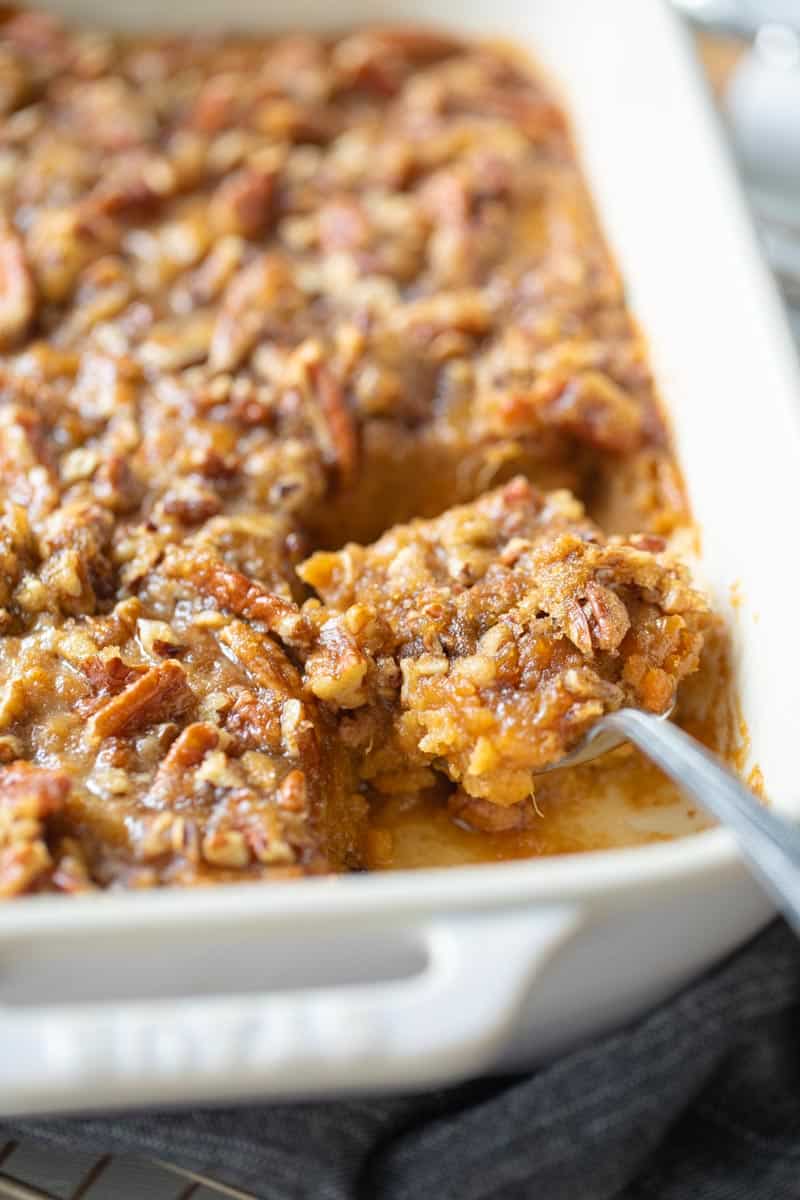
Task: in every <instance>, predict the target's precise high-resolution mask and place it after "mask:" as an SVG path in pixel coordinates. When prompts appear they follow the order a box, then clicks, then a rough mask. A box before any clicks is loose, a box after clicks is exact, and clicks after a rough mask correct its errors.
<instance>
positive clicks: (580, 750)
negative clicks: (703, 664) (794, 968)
mask: <svg viewBox="0 0 800 1200" xmlns="http://www.w3.org/2000/svg"><path fill="white" fill-rule="evenodd" d="M669 715H670V714H669V713H665V714H664V715H663V716H653V715H652V714H651V713H645V712H640V711H639V710H638V709H635V708H621V709H619V710H618V711H617V712H612V713H607V714H606V716H604V717H601V718H600V720H599V721H597V723H596V724H595V725H594V726H593V727H592V729H591V730H590V731H589V733H588V734H587V735H586V736H585V737H584V738H583V739H582V740H581V741H580V742H579V743H578V745H577V746H576V748H575V749H574V750H573V751H571V753H569V754H567V755H565V757H564V758H562V759H560V760H559V761H558V762H556V763H553V764H552V766H549V767H546V768H545V770H546V771H551V770H559V769H561V768H562V767H567V766H577V765H578V763H585V762H589V761H590V760H591V759H594V758H597V757H598V756H599V755H601V754H607V753H608V751H609V750H613V749H614V748H615V747H616V746H619V745H621V743H623V742H633V744H634V745H635V746H638V747H639V749H640V750H641V751H642V752H643V753H644V754H646V755H647V757H648V758H649V759H651V761H652V762H654V763H655V764H656V766H658V767H660V768H661V770H662V771H664V773H665V774H666V775H669V777H670V779H672V780H674V782H675V783H677V784H678V786H679V787H681V788H682V789H683V790H684V791H685V792H686V793H688V795H690V796H691V797H692V799H693V800H696V801H697V803H698V804H700V805H702V807H703V808H705V809H706V810H707V811H708V812H710V813H711V814H712V816H714V817H716V818H717V820H718V821H719V822H720V823H721V824H722V825H725V826H727V828H728V829H730V830H732V832H733V833H734V834H735V836H736V840H737V841H738V843H739V849H740V850H741V852H742V856H743V857H744V859H745V861H746V862H747V864H748V866H749V867H750V869H751V871H752V873H753V875H754V877H755V878H756V879H757V880H758V881H759V883H760V884H761V885H762V886H763V888H764V891H765V892H767V894H768V895H769V896H770V897H771V898H772V899H773V900H774V901H775V904H776V905H777V906H778V908H779V909H780V910H781V912H782V913H783V915H784V916H785V917H786V920H787V921H788V922H789V924H790V925H791V926H792V927H793V928H794V930H795V932H796V933H798V934H800V829H797V828H796V827H795V826H794V825H790V824H789V823H788V822H787V821H784V820H782V819H781V818H780V817H776V816H775V815H774V813H771V812H770V811H769V809H766V808H764V807H762V805H760V804H759V803H758V801H757V800H756V799H755V797H754V796H753V795H752V793H751V792H750V791H748V789H747V788H746V787H745V786H744V784H743V783H742V782H741V781H740V780H739V779H737V778H736V776H735V775H733V774H732V773H731V772H730V771H729V770H728V769H727V768H726V767H724V766H723V765H722V763H721V762H720V761H719V759H717V758H716V757H715V756H714V755H713V754H711V753H710V751H708V750H706V748H705V747H704V746H701V745H700V743H699V742H696V741H695V739H694V738H693V737H690V736H689V734H688V733H684V731H683V730H682V729H679V728H678V726H677V725H673V724H672V723H671V722H670V721H669V720H668V719H667V718H668V717H669Z"/></svg>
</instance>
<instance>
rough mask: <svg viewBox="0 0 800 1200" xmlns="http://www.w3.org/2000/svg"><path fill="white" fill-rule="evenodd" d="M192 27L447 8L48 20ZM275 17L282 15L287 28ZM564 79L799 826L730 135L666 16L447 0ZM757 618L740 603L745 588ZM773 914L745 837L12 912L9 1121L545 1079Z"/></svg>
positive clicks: (760, 306) (784, 642) (762, 344)
mask: <svg viewBox="0 0 800 1200" xmlns="http://www.w3.org/2000/svg"><path fill="white" fill-rule="evenodd" d="M49 7H52V8H54V9H58V10H61V11H64V12H66V13H67V14H68V15H69V16H70V17H71V18H75V19H78V20H95V21H98V22H100V23H109V22H113V23H115V24H119V25H127V26H133V25H137V26H139V27H152V28H158V27H160V28H164V27H165V26H171V27H175V28H180V27H181V25H184V26H188V25H191V26H192V28H197V27H199V26H201V25H209V26H211V25H214V24H224V25H225V26H226V27H229V28H233V27H236V26H240V27H241V26H244V27H247V26H249V27H251V28H252V27H256V26H258V25H263V23H264V22H266V23H267V24H269V22H270V20H271V19H272V21H273V23H274V24H285V23H286V22H287V21H290V22H291V23H292V25H293V26H298V27H299V26H321V27H326V26H330V25H331V23H335V24H337V25H352V24H358V23H360V22H361V23H363V22H368V21H374V20H376V18H378V17H380V18H381V19H386V20H390V21H415V20H420V21H424V20H425V18H426V16H427V15H428V14H429V12H430V9H429V7H428V6H427V5H425V4H423V3H421V2H420V0H382V3H381V4H380V5H376V4H374V3H372V2H371V0H339V3H337V4H336V6H335V7H333V6H331V5H330V4H328V3H326V2H325V0H296V3H295V4H294V5H293V6H292V8H291V12H287V10H286V9H285V8H281V9H278V7H277V6H270V5H265V4H263V3H257V2H256V0H226V2H225V4H224V5H220V3H219V0H191V2H189V0H187V2H185V3H181V2H179V0H176V2H175V3H173V4H172V5H171V6H168V7H166V8H165V7H164V6H163V5H161V4H160V3H158V0H137V2H136V3H135V4H134V3H130V4H126V3H124V2H120V3H115V4H110V3H108V2H107V0H59V2H58V3H52V4H50V5H49ZM271 10H272V11H271ZM436 20H437V21H438V22H439V23H440V24H442V25H445V26H451V27H453V28H454V29H461V30H463V31H464V32H467V33H473V34H494V35H501V36H504V37H506V38H508V39H510V40H514V41H517V42H519V43H520V44H523V45H526V46H529V47H530V49H531V50H532V51H533V53H534V54H535V56H536V57H537V58H538V59H539V60H540V61H541V62H542V63H544V64H545V65H546V66H547V67H549V68H550V69H551V70H552V72H553V74H554V76H555V77H556V78H557V79H558V80H559V81H560V84H561V85H562V87H563V90H564V93H565V97H566V101H567V104H568V107H569V110H570V112H571V114H572V117H573V120H574V125H575V129H576V132H577V135H578V140H579V143H580V148H581V152H582V156H583V160H584V163H585V167H586V170H587V173H588V176H589V182H590V185H591V187H592V190H593V193H594V196H595V199H596V201H597V203H598V205H599V208H600V211H601V215H602V218H603V221H604V224H605V228H606V232H607V235H608V239H609V241H610V244H611V246H612V249H613V251H614V253H615V256H616V257H617V260H618V262H619V264H620V266H621V268H622V271H623V274H624V276H625V277H626V280H627V281H628V284H629V286H630V292H631V296H632V302H633V306H634V310H635V312H636V314H637V316H638V318H639V320H640V322H641V324H642V326H643V328H644V330H645V331H646V333H647V336H648V339H649V342H650V346H651V353H652V359H653V363H654V366H655V370H656V375H657V379H658V381H659V385H660V388H661V391H662V394H663V397H664V400H665V403H666V405H667V408H668V410H669V413H670V414H671V418H672V421H673V424H674V428H675V434H676V438H677V442H678V449H679V457H680V461H681V463H682V465H683V468H684V470H685V474H686V478H687V481H688V486H689V490H690V494H691V499H692V503H693V506H694V511H695V515H696V517H697V520H698V523H699V526H700V529H701V531H702V539H703V550H704V553H703V571H704V576H705V579H706V581H707V583H708V586H709V588H710V590H711V591H712V593H713V595H714V597H715V601H716V603H717V605H718V606H719V607H720V608H721V609H723V610H727V612H728V613H729V615H730V618H731V620H732V622H733V626H734V629H735V633H736V638H737V651H738V667H739V674H740V683H741V696H742V703H743V709H744V716H745V719H746V721H747V724H748V727H749V731H750V735H751V739H752V759H753V761H754V762H757V763H758V764H759V765H760V767H761V769H762V771H763V775H764V780H765V785H766V790H767V793H768V795H769V796H770V797H771V799H772V801H773V803H774V804H775V806H776V807H777V808H778V809H780V810H781V811H783V812H785V813H786V814H787V815H791V816H800V788H798V786H797V783H796V779H795V759H796V755H795V753H794V751H795V744H794V743H795V740H796V726H797V719H798V714H800V641H798V639H796V638H794V639H793V638H792V637H791V636H790V621H791V611H792V606H793V603H794V598H795V597H796V596H797V595H798V594H800V569H799V568H798V565H797V557H796V554H795V553H794V540H795V532H796V531H795V521H794V517H795V514H796V513H797V512H798V511H800V432H799V430H798V423H797V415H796V412H795V409H794V406H795V404H796V403H797V400H798V397H799V396H800V386H799V384H800V379H799V378H798V371H797V366H796V362H795V355H794V347H793V345H792V343H791V339H790V335H789V332H788V327H787V324H786V321H785V318H784V314H783V312H782V310H781V307H780V304H779V301H778V299H777V296H776V294H775V291H774V289H773V285H772V282H771V280H770V278H769V276H768V274H767V272H766V270H765V268H764V266H763V264H762V261H761V257H760V255H759V252H758V249H757V246H756V243H755V241H754V237H753V234H752V231H751V226H750V222H749V219H748V216H747V214H746V211H745V206H744V203H743V200H742V196H741V194H740V191H739V188H738V185H737V183H736V181H735V178H734V174H733V171H732V169H731V165H730V163H729V161H728V157H727V155H726V153H725V151H724V149H723V148H722V146H721V143H720V140H719V137H718V131H717V127H716V121H715V117H714V115H713V113H712V111H711V108H710V105H709V102H708V100H707V97H706V94H705V89H704V86H703V84H702V82H701V81H700V78H699V75H698V72H697V70H696V67H695V65H694V62H693V61H692V58H691V53H690V50H689V47H688V46H687V45H686V44H685V37H684V35H683V33H682V31H681V30H680V28H679V27H678V26H677V25H676V23H675V22H674V19H673V18H672V16H671V14H670V13H669V12H668V11H667V8H666V6H665V5H662V4H661V3H660V2H659V0H606V3H605V4H602V5H600V4H597V2H596V0H531V2H530V3H529V4H527V5H522V4H519V3H518V2H517V0H495V2H494V3H493V4H492V5H491V6H486V5H484V4H479V3H477V2H470V0H440V3H439V4H438V5H437V9H436ZM733 585H736V586H737V588H738V591H739V594H740V596H741V598H742V599H741V603H740V604H737V606H736V610H735V611H733V609H732V608H731V605H730V598H731V588H732V587H733ZM769 915H770V907H769V905H768V903H767V902H766V901H765V900H764V899H763V897H762V896H761V894H760V893H759V891H758V890H757V889H756V887H755V885H754V884H752V883H751V882H750V880H749V878H748V876H747V874H746V872H745V870H744V868H743V867H742V865H741V863H740V861H739V859H738V857H737V853H736V849H735V845H734V843H733V840H732V838H731V837H730V836H729V835H727V834H726V833H725V832H723V831H720V830H713V831H710V832H707V833H703V834H700V835H697V836H694V837H692V838H690V839H684V840H680V841H675V842H672V843H664V844H660V845H654V846H649V847H646V848H643V849H636V850H623V851H614V852H602V853H594V854H587V855H580V856H566V857H563V858H558V859H550V860H538V861H531V862H522V863H516V864H504V865H501V866H496V867H475V868H462V869H454V870H450V871H426V872H420V873H415V874H395V875H383V876H372V877H349V878H340V879H327V880H317V881H306V882H301V883H296V884H288V885H273V886H269V887H261V888H259V887H248V888H241V887H240V888H231V889H229V890H225V889H222V890H218V891H214V892H208V893H206V892H197V893H191V892H172V893H169V892H165V893H160V894H148V895H129V896H105V897H101V898H86V899H75V900H70V901H66V900H63V899H51V898H45V897H43V898H37V899H28V900H20V901H17V902H15V903H10V904H6V905H4V906H3V907H2V908H0V1113H2V1114H12V1113H13V1114H21V1113H32V1112H60V1111H76V1110H81V1109H95V1110H97V1109H106V1108H109V1107H112V1106H123V1105H136V1104H141V1105H143V1104H147V1105H162V1104H165V1103H171V1102H178V1101H180V1102H187V1103H188V1102H191V1103H196V1102H199V1101H232V1100H242V1099H245V1098H246V1097H252V1096H258V1097H260V1098H264V1099H266V1098H274V1097H278V1096H281V1097H286V1096H301V1095H303V1096H309V1095H319V1094H331V1093H340V1092H343V1091H345V1090H348V1091H349V1090H354V1089H377V1088H381V1089H386V1088H400V1087H403V1088H410V1087H419V1086H423V1085H428V1084H434V1083H442V1082H445V1081H449V1080H454V1079H456V1078H458V1077H461V1076H464V1075H466V1074H469V1073H474V1072H478V1071H482V1070H485V1069H487V1068H492V1067H497V1066H500V1065H502V1066H503V1067H504V1068H521V1067H522V1066H524V1065H526V1064H529V1063H531V1062H533V1061H536V1060H541V1059H542V1058H544V1057H547V1056H550V1055H553V1054H555V1053H556V1052H557V1051H559V1050H562V1049H563V1048H565V1047H567V1046H569V1045H572V1044H574V1043H575V1042H576V1041H577V1040H578V1039H582V1038H587V1037H589V1036H592V1035H596V1034H598V1033H599V1032H600V1031H601V1030H604V1029H608V1028H610V1027H612V1026H614V1025H617V1024H619V1023H620V1022H622V1021H624V1020H626V1019H628V1018H630V1017H631V1016H633V1015H634V1014H636V1013H638V1012H640V1011H642V1010H643V1009H644V1008H645V1007H646V1006H648V1005H651V1004H653V1003H655V1002H656V1001H658V1000H660V999H661V998H663V997H664V996H666V995H667V994H668V993H669V992H671V991H673V990H675V989H676V988H678V987H680V986H681V985H682V984H683V983H685V982H686V981H687V980H688V979H689V978H690V977H691V976H692V975H694V974H695V973H697V972H698V971H699V970H700V969H701V968H703V967H706V966H708V965H709V964H710V963H712V962H713V961H715V960H717V959H719V958H720V957H721V956H723V955H724V954H726V953H728V952H729V951H730V950H732V949H733V948H734V947H736V946H737V945H739V944H740V943H742V942H743V941H744V940H745V939H746V938H748V937H749V936H750V935H751V934H753V933H754V932H755V931H756V930H757V929H758V928H759V927H760V926H761V925H763V924H764V923H765V922H766V920H767V919H768V917H769Z"/></svg>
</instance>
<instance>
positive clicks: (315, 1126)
mask: <svg viewBox="0 0 800 1200" xmlns="http://www.w3.org/2000/svg"><path fill="white" fill-rule="evenodd" d="M587 1003H591V996H590V994H587ZM3 1132H8V1133H9V1134H13V1135H16V1134H22V1135H25V1134H27V1135H30V1136H32V1137H35V1138H38V1139H42V1140H44V1141H50V1142H51V1143H56V1144H59V1145H61V1146H66V1147H72V1148H75V1149H78V1148H79V1149H84V1150H91V1151H95V1152H97V1153H108V1152H126V1153H136V1154H140V1155H143V1156H145V1157H149V1158H160V1159H166V1160H168V1161H171V1162H173V1163H175V1164H177V1165H180V1166H184V1167H187V1168H189V1169H194V1170H196V1171H202V1172H204V1173H206V1174H208V1175H211V1176H213V1177H214V1178H216V1179H219V1180H220V1181H224V1182H227V1183H229V1184H231V1185H233V1186H238V1187H240V1188H243V1189H246V1190H249V1191H251V1192H253V1193H255V1195H257V1196H259V1197H264V1200H534V1198H536V1200H539V1198H541V1200H606V1198H610V1197H621V1198H623V1200H796V1198H797V1200H800V943H798V942H797V940H796V939H795V938H794V937H793V935H792V934H791V933H790V932H789V930H788V929H787V927H786V926H785V925H784V924H782V923H779V922H776V923H775V924H774V925H772V926H771V927H770V928H769V929H768V930H766V931H765V932H764V933H763V934H761V935H760V936H759V937H758V938H756V939H755V940H754V941H753V942H752V943H751V944H750V945H749V946H747V947H746V948H745V949H744V950H742V951H740V952H739V953H738V954H736V955H735V956H733V957H732V958H731V959H729V960H728V961H727V962H725V963H724V964H723V965H722V966H721V967H719V968H718V969H717V970H716V971H714V972H713V973H711V974H710V975H707V976H706V977H704V978H703V979H701V980H700V982H699V983H696V984H694V985H693V986H692V987H690V988H689V989H687V990H686V991H685V992H683V993H682V994H681V995H679V996H677V997H676V998H674V999H673V1000H671V1001H670V1002H669V1003H667V1004H665V1005H664V1006H663V1007H662V1008H660V1009H658V1010H657V1011H656V1012H653V1013H651V1014H650V1015H649V1016H647V1017H645V1018H644V1019H643V1020H641V1021H639V1022H638V1023H636V1024H634V1025H631V1026H629V1027H628V1028H626V1029H624V1030H622V1031H621V1032H619V1033H616V1034H613V1035H612V1036H609V1037H606V1038H604V1039H602V1040H601V1041H598V1042H596V1043H593V1044H592V1045H589V1046H586V1047H584V1048H583V1049H580V1050H577V1051H575V1052H574V1053H572V1054H570V1055H568V1056H567V1057H565V1058H562V1059H561V1060H560V1061H558V1062H556V1063H554V1064H552V1065H551V1066H548V1067H545V1068H543V1069H541V1070H539V1071H537V1072H536V1073H534V1074H531V1075H526V1076H522V1077H513V1078H505V1079H502V1080H497V1079H494V1080H480V1081H475V1082H472V1083H468V1084H462V1085H461V1086H459V1087H455V1088H450V1089H447V1090H443V1091H438V1092H433V1093H428V1094H423V1095H415V1096H404V1097H394V1098H386V1097H379V1098H369V1099H359V1100H349V1101H340V1102H333V1103H315V1104H297V1105H289V1104H282V1105H274V1106H263V1107H250V1108H240V1109H236V1108H225V1109H215V1110H204V1111H197V1112H166V1113H147V1114H142V1115H136V1116H130V1115H129V1116H124V1115H121V1116H118V1117H108V1118H104V1119H96V1120H94V1119H93V1120H84V1119H81V1120H77V1119H75V1120H51V1121H43V1120H29V1121H24V1122H19V1123H18V1124H16V1125H13V1124H12V1125H7V1126H6V1127H5V1129H4V1130H3ZM142 1200H147V1198H146V1197H144V1196H143V1197H142Z"/></svg>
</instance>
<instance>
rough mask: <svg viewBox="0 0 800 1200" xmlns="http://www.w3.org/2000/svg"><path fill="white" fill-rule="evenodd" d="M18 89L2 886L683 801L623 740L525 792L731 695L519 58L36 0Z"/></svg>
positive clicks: (614, 284) (425, 38)
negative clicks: (601, 730)
mask: <svg viewBox="0 0 800 1200" xmlns="http://www.w3.org/2000/svg"><path fill="white" fill-rule="evenodd" d="M0 113H1V114H2V115H1V116H0V205H2V219H1V220H0V285H2V286H1V287H0V501H2V515H1V516H0V764H2V765H0V895H17V894H20V893H25V892H31V891H33V892H38V891H54V890H55V891H62V892H75V891H83V890H87V889H91V888H95V887H109V886H110V887H150V886H159V885H163V884H182V885H192V884H207V883H215V882H223V881H232V880H243V879H263V880H269V879H273V878H286V877H293V876H298V875H306V874H319V873H321V872H326V871H331V870H351V869H363V868H365V867H372V868H376V867H387V866H393V865H394V866H415V865H423V864H424V865H431V864H436V863H446V862H452V861H479V860H482V859H486V858H490V859H491V858H497V857H518V856H525V855H535V854H539V853H554V852H559V851H563V850H570V849H586V848H592V847H600V846H605V845H609V844H632V843H636V842H640V841H647V840H652V839H653V838H660V837H667V836H673V835H674V834H676V833H679V832H685V831H688V830H690V829H693V828H696V827H698V826H699V825H700V824H702V820H701V818H700V817H698V815H697V814H696V813H695V812H694V810H693V809H691V808H690V807H689V806H687V805H686V804H685V803H684V802H683V801H682V800H681V799H680V797H679V796H678V794H677V793H676V792H675V790H674V789H673V788H672V787H671V786H670V785H668V784H666V783H665V781H664V780H663V779H661V777H660V776H659V775H658V773H657V772H655V771H654V770H653V769H652V768H651V767H649V766H648V765H647V764H645V763H644V761H643V760H642V759H641V757H640V756H639V755H638V753H637V752H635V751H634V750H632V749H631V748H623V749H621V750H619V751H617V752H615V753H614V754H613V755H611V756H609V758H608V760H607V761H604V762H603V763H602V764H597V765H596V766H594V767H591V768H579V769H574V770H569V771H565V772H563V773H562V774H560V775H555V776H550V777H548V778H547V780H546V781H543V782H541V783H540V782H539V781H537V784H536V788H535V789H534V786H533V773H534V772H535V770H536V767H537V766H539V765H542V764H544V763H546V762H550V761H553V759H555V758H557V757H558V756H559V754H560V753H561V752H563V751H564V750H565V749H566V748H567V747H568V746H569V745H571V744H572V743H573V742H574V741H575V740H576V739H577V738H578V737H579V736H580V735H581V733H582V732H583V731H584V730H585V729H586V728H587V726H588V724H589V723H590V722H591V720H592V719H594V718H595V717H596V716H598V715H600V714H601V713H602V712H604V711H606V710H608V709H609V708H614V707H618V706H619V705H621V704H623V703H635V704H640V705H642V706H643V707H645V708H648V709H650V710H651V711H656V712H662V711H665V710H666V709H668V708H669V707H670V706H671V705H672V703H673V702H674V701H675V699H676V696H677V698H678V709H677V713H678V717H679V719H680V720H682V722H683V723H684V724H685V725H686V727H687V728H691V730H692V732H694V733H696V734H698V735H699V736H701V737H702V738H703V740H704V741H706V742H707V743H708V744H709V745H711V746H713V747H714V748H716V749H718V750H720V751H723V752H726V751H728V750H730V749H731V729H732V722H731V699H730V693H729V687H728V674H727V666H726V650H725V634H724V630H723V629H722V627H721V625H720V622H719V620H718V619H717V618H716V617H715V616H714V615H713V614H712V613H710V612H709V610H708V607H707V604H706V602H705V600H704V599H703V598H702V597H701V596H700V595H699V594H698V593H697V592H696V591H695V590H694V589H693V588H692V586H691V581H690V578H689V575H688V572H687V570H686V568H685V567H684V566H682V565H680V563H679V562H678V561H677V560H676V557H675V553H674V548H675V546H676V545H679V544H687V543H688V542H689V541H690V540H691V538H690V535H691V524H690V517H689V514H688V509H687V504H686V498H685V495H684V490H683V484H682V480H681V476H680V472H679V470H678V468H677V465H676V463H675V460H674V455H673V451H672V448H671V444H670V438H669V434H668V430H667V427H666V424H665V421H664V419H663V417H662V414H661V411H660V408H659V404H658V401H657V397H656V394H655V391H654V386H653V382H652V379H651V376H650V372H649V369H648V365H647V359H646V354H645V351H644V347H643V343H642V340H641V338H640V337H639V335H638V334H637V332H636V330H635V327H634V325H633V322H632V320H631V316H630V314H629V312H628V310H627V307H626V304H625V298H624V292H623V287H622V283H621V281H620V279H619V277H618V274H617V272H616V270H615V268H614V265H613V262H612V260H611V258H610V256H609V254H608V252H607V249H606V247H605V244H604V242H603V239H602V236H601V234H600V231H599V229H598V227H597V224H596V220H595V217H594V214H593V211H592V206H591V202H590V199H589V197H588V194H587V192H586V189H585V185H584V183H583V180H582V177H581V173H580V169H579V166H578V164H577V162H576V158H575V154H574V150H573V147H572V143H571V140H570V134H569V128H568V125H567V123H566V120H565V117H564V114H563V112H562V111H561V109H560V107H559V106H558V104H557V103H556V102H555V101H554V99H553V97H552V96H551V95H550V93H549V91H548V89H547V87H546V86H545V84H544V83H543V82H542V80H541V79H540V78H539V77H538V76H537V74H536V73H535V71H533V70H532V69H531V68H530V66H529V64H527V63H525V62H523V61H522V60H521V59H520V58H519V57H518V56H516V55H515V54H513V53H511V52H510V51H506V50H504V49H502V48H498V47H496V46H489V45H485V44H477V43H468V42H464V41H462V40H460V39H458V38H456V37H453V36H450V35H447V34H442V33H436V32H433V31H429V30H422V29H373V30H361V31H356V32H352V33H349V34H346V35H343V36H340V37H336V38H333V37H331V38H328V37H314V36H311V35H308V34H302V35H300V34H296V35H286V36H280V37H273V38H265V37H250V38H244V37H236V38H222V37H220V38H209V37H205V36H204V37H193V36H185V37H159V36H152V37H136V38H126V37H118V36H116V35H111V34H108V33H105V32H103V31H96V30H87V31H82V30H70V29H67V28H65V27H64V26H62V25H60V24H59V23H58V22H57V21H55V20H54V19H53V18H52V17H50V16H48V15H45V14H43V13H40V12H36V11H23V12H17V13H12V14H10V15H6V16H5V17H4V18H3V20H2V23H0ZM686 677H688V679H687V681H686V682H685V683H684V682H683V680H684V679H685V678H686ZM679 685H680V692H678V689H679Z"/></svg>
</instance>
